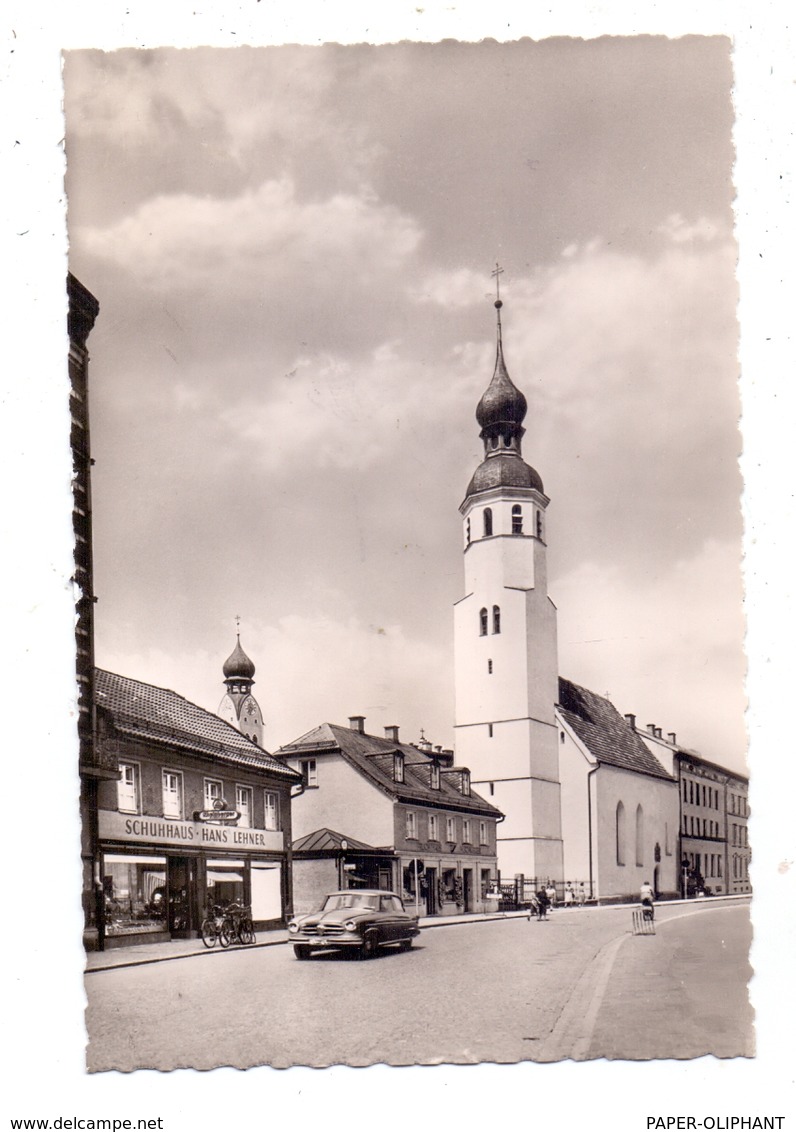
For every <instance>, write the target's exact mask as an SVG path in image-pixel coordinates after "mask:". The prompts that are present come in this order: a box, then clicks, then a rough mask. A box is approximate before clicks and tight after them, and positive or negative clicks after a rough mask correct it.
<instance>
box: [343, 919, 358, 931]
mask: <svg viewBox="0 0 796 1132" xmlns="http://www.w3.org/2000/svg"><path fill="white" fill-rule="evenodd" d="M343 927H344V928H345V930H346V931H347V932H355V931H356V930H357V926H356V924H355V923H354V921H353V920H346V922H345V923H344V924H343Z"/></svg>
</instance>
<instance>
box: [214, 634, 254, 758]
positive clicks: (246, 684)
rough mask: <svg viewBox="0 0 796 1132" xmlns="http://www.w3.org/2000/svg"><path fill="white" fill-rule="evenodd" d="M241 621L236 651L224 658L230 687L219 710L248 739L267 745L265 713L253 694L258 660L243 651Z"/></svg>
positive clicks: (225, 676)
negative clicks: (264, 728) (253, 660)
mask: <svg viewBox="0 0 796 1132" xmlns="http://www.w3.org/2000/svg"><path fill="white" fill-rule="evenodd" d="M236 621H237V629H238V633H237V642H236V644H235V648H234V649H233V650H232V653H231V654H230V655H229V656H228V657H227V659H226V660H225V661H224V667H223V670H222V671H223V673H224V683H225V684H226V686H227V690H226V692H225V693H224V697H223V699H222V700H221V703H220V704H219V707H218V712H217V714H218V715H219V716H220V717H221V719H223V720H224V721H225V722H226V723H231V724H232V726H233V727H235V728H237V730H238V731H240V732H241V734H243V735H245V736H246V738H247V739H251V740H252V741H253V742H255V743H256V744H257V745H258V747H262V745H263V713H262V711H261V710H260V705H259V704H258V703H257V700H256V699H255V698H254V696H253V695H252V685H253V684H254V663H253V662H252V661H251V660H250V659H249V657H248V656H247V655H246V653H245V652H244V651H243V648H242V647H241V643H240V618H236Z"/></svg>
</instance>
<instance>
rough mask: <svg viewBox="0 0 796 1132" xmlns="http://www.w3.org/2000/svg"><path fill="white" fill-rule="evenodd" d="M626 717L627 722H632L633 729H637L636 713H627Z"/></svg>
mask: <svg viewBox="0 0 796 1132" xmlns="http://www.w3.org/2000/svg"><path fill="white" fill-rule="evenodd" d="M625 719H626V720H627V722H628V723H629V724H630V726H631V727H632V728H633V730H634V731H635V730H636V717H635V716H634V715H632V714H630V713H628V714H627V715H626V716H625Z"/></svg>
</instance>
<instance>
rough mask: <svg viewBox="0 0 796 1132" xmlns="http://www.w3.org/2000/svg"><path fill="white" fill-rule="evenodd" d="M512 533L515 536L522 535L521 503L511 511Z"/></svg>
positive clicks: (516, 504)
mask: <svg viewBox="0 0 796 1132" xmlns="http://www.w3.org/2000/svg"><path fill="white" fill-rule="evenodd" d="M511 533H512V534H513V535H521V534H522V507H520V505H519V503H515V504H514V506H513V507H512V509H511Z"/></svg>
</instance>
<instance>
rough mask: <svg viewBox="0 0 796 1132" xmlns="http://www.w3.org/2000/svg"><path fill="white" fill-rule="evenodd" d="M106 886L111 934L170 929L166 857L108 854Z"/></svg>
mask: <svg viewBox="0 0 796 1132" xmlns="http://www.w3.org/2000/svg"><path fill="white" fill-rule="evenodd" d="M102 887H103V890H104V892H105V932H106V934H107V935H108V936H119V935H134V934H136V933H138V932H162V931H166V858H165V857H132V856H129V857H128V856H126V855H122V854H112V853H106V854H105V856H104V858H103V870H102Z"/></svg>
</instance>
